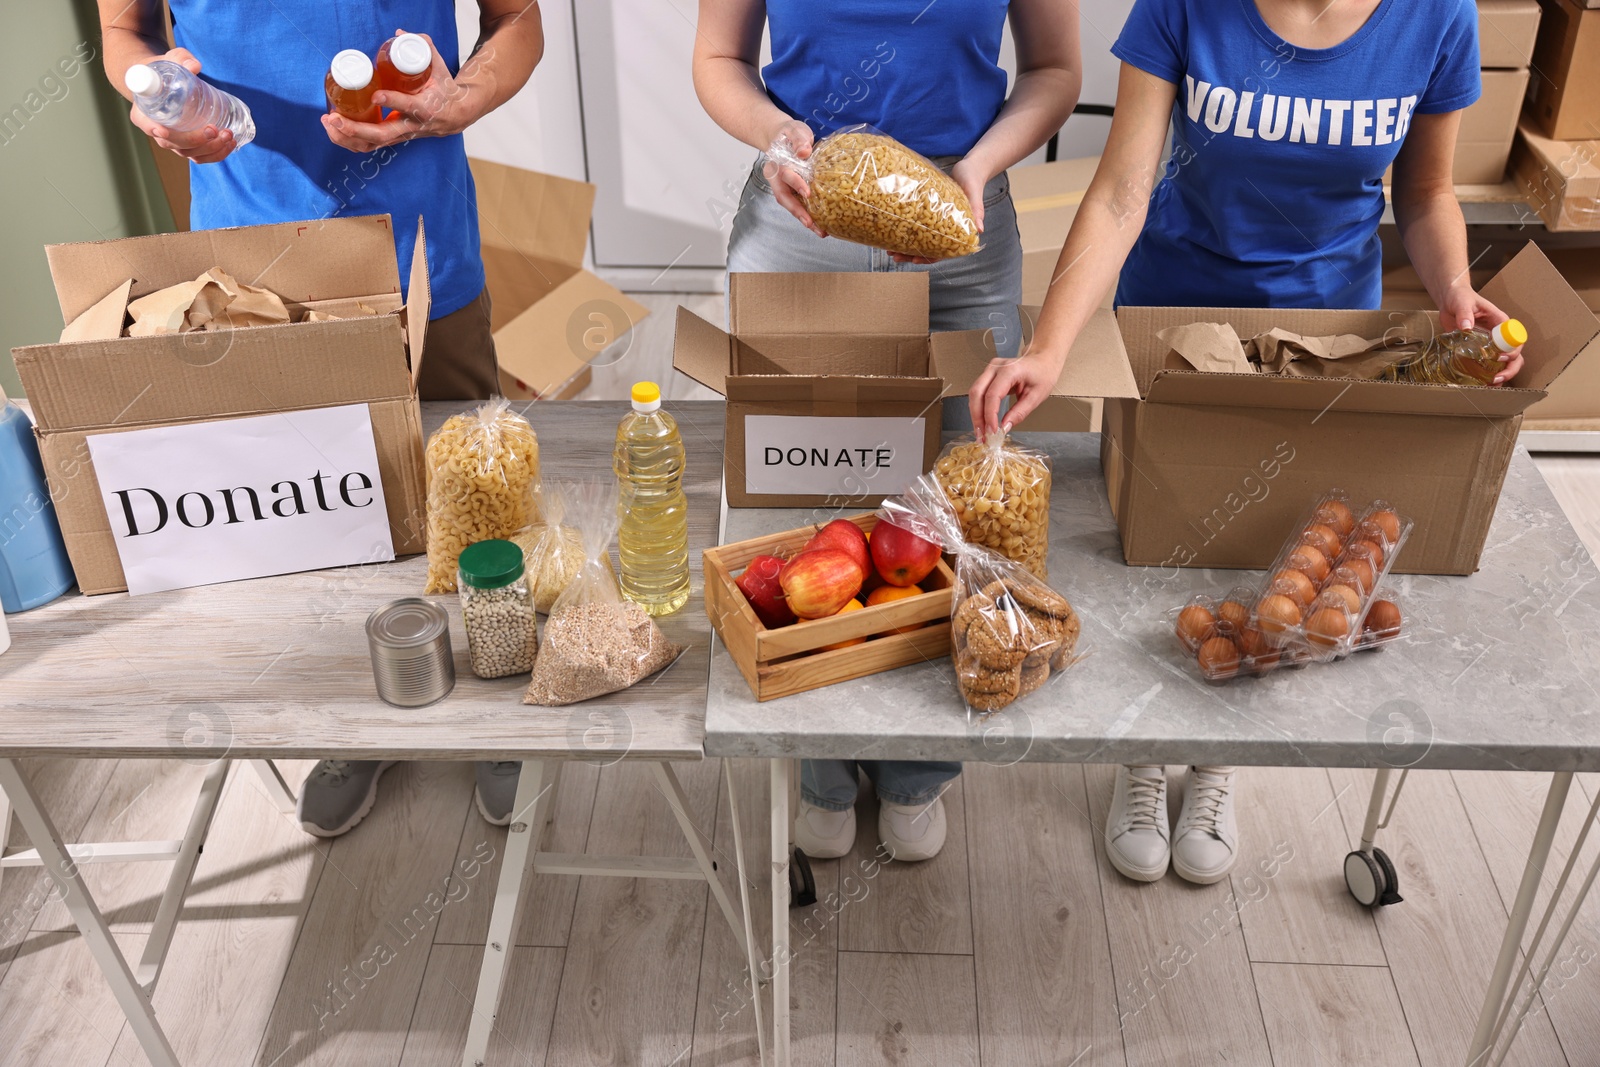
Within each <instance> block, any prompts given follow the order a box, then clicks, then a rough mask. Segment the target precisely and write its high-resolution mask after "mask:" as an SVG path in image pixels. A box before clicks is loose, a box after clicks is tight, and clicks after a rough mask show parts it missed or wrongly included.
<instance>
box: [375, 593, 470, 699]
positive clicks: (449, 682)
mask: <svg viewBox="0 0 1600 1067" xmlns="http://www.w3.org/2000/svg"><path fill="white" fill-rule="evenodd" d="M367 645H368V647H369V649H370V650H371V652H372V680H373V682H374V683H375V684H376V685H377V687H378V695H379V696H380V697H382V698H383V699H384V700H386V701H388V702H389V703H390V704H393V705H395V706H396V707H402V708H419V707H421V706H423V705H424V704H432V703H433V702H434V701H435V700H439V699H441V698H442V697H444V696H445V695H446V694H448V693H449V692H450V690H451V689H453V688H455V684H456V665H455V659H454V657H453V656H452V654H451V651H450V615H449V613H447V612H446V611H445V610H444V608H442V607H440V606H439V605H438V604H435V603H433V602H432V601H429V600H423V599H422V598H420V597H406V598H404V599H402V600H395V601H392V602H390V603H388V604H385V605H384V606H383V607H381V608H379V609H378V610H377V611H374V612H373V613H372V614H371V615H368V616H367Z"/></svg>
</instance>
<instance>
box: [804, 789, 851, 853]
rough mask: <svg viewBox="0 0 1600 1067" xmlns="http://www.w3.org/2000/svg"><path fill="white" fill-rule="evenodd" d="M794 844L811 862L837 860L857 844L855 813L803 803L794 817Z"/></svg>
mask: <svg viewBox="0 0 1600 1067" xmlns="http://www.w3.org/2000/svg"><path fill="white" fill-rule="evenodd" d="M794 843H795V846H796V847H797V848H799V849H800V851H801V852H804V853H805V854H806V856H807V857H809V858H811V859H814V860H836V859H838V858H839V857H840V856H844V855H848V854H849V852H850V847H851V846H852V845H854V844H855V843H856V809H855V808H845V809H844V810H843V811H829V810H828V809H827V808H819V807H817V806H816V805H815V804H812V803H810V802H809V801H806V800H801V801H800V810H799V811H798V812H796V813H795V817H794Z"/></svg>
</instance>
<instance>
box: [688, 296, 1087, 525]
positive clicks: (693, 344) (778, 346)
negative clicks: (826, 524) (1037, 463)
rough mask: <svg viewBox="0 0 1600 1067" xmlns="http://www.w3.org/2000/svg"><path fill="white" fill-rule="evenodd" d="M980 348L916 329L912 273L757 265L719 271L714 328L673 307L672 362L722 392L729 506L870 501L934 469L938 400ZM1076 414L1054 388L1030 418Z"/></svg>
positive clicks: (1060, 419)
mask: <svg viewBox="0 0 1600 1067" xmlns="http://www.w3.org/2000/svg"><path fill="white" fill-rule="evenodd" d="M993 357H994V351H993V348H992V347H991V344H990V341H989V338H988V336H987V331H984V330H967V331H959V332H952V333H938V334H933V335H931V336H930V335H929V333H928V277H927V275H926V274H924V273H922V272H920V271H906V272H898V271H896V272H884V273H878V272H868V273H842V274H829V273H798V274H785V273H762V274H730V275H729V276H728V329H727V330H723V329H721V328H720V327H718V326H714V325H712V324H711V323H709V322H707V321H706V320H705V319H703V318H701V317H700V316H698V315H696V314H694V312H692V311H689V310H688V309H687V308H679V309H678V321H677V333H676V336H675V339H674V342H673V352H672V365H673V366H674V367H676V368H677V369H678V370H680V371H682V372H683V373H685V374H687V375H688V376H689V377H691V378H693V379H694V380H695V381H697V382H700V383H701V384H702V385H705V386H707V387H708V388H711V389H713V390H715V391H716V392H718V393H721V394H722V395H723V396H725V397H727V398H728V403H727V416H726V417H727V439H726V440H727V446H726V449H725V452H724V454H725V473H726V477H725V485H726V491H727V496H728V503H729V504H731V505H732V506H734V507H812V506H823V507H831V506H839V505H842V504H845V503H849V504H850V505H851V506H855V507H874V506H876V505H877V504H879V503H880V502H882V500H883V498H884V497H885V496H893V495H894V494H896V493H899V492H901V491H902V490H904V489H905V487H906V485H908V484H909V483H910V481H911V480H912V479H913V478H915V477H917V476H918V475H920V474H922V473H924V472H926V471H927V470H928V469H930V468H931V467H932V466H933V461H934V459H935V457H937V456H938V454H939V446H940V430H941V427H942V425H943V420H942V404H941V399H942V398H943V397H946V396H960V395H965V393H966V391H967V388H968V386H970V385H971V383H972V381H973V380H974V379H975V378H976V377H977V376H978V375H979V374H980V373H982V371H983V368H984V367H985V366H987V365H988V363H989V361H990V359H992V358H993ZM1084 422H1085V420H1084V417H1083V404H1082V402H1081V401H1075V400H1072V399H1070V398H1068V397H1066V396H1062V397H1052V398H1051V399H1050V400H1048V401H1046V403H1045V404H1044V405H1042V406H1041V409H1040V413H1039V415H1038V416H1037V428H1039V429H1058V428H1073V429H1082V428H1084ZM1063 423H1070V424H1071V425H1070V426H1064V425H1062V424H1063ZM1033 425H1034V423H1032V422H1030V426H1033ZM773 457H776V458H773ZM796 457H798V458H796Z"/></svg>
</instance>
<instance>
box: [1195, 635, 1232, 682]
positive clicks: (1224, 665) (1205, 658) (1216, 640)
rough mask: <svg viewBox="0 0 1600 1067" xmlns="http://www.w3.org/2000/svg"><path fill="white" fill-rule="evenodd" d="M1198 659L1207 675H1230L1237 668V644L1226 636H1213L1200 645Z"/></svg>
mask: <svg viewBox="0 0 1600 1067" xmlns="http://www.w3.org/2000/svg"><path fill="white" fill-rule="evenodd" d="M1199 660H1200V669H1201V670H1202V671H1204V672H1205V673H1206V675H1207V676H1208V677H1215V676H1218V675H1231V674H1232V673H1233V672H1235V671H1237V670H1238V669H1239V646H1238V645H1235V644H1234V643H1233V642H1232V641H1230V640H1228V639H1227V638H1226V637H1213V638H1212V639H1211V640H1209V641H1207V642H1206V643H1205V644H1203V645H1201V646H1200V655H1199Z"/></svg>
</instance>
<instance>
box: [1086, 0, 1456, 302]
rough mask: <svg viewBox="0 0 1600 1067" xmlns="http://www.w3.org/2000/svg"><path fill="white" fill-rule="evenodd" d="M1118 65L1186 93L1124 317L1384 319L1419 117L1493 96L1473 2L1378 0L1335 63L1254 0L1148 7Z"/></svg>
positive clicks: (1336, 51) (1131, 260)
mask: <svg viewBox="0 0 1600 1067" xmlns="http://www.w3.org/2000/svg"><path fill="white" fill-rule="evenodd" d="M1111 51H1112V53H1113V54H1114V55H1116V56H1117V58H1119V59H1121V60H1122V61H1124V62H1126V63H1130V64H1132V65H1133V66H1135V67H1138V68H1139V69H1140V70H1143V71H1147V72H1148V73H1150V74H1153V75H1155V76H1156V77H1158V78H1161V79H1163V80H1165V81H1169V82H1172V83H1174V84H1175V85H1176V86H1177V88H1178V98H1177V102H1176V103H1175V105H1174V107H1173V111H1172V159H1171V161H1170V162H1169V163H1168V166H1167V172H1166V175H1165V177H1164V178H1163V180H1162V181H1161V182H1160V184H1158V185H1157V186H1156V189H1155V193H1154V194H1153V195H1152V197H1151V200H1150V211H1149V215H1148V217H1147V219H1146V221H1145V226H1144V231H1143V232H1142V233H1141V234H1140V236H1139V239H1138V241H1137V242H1136V243H1135V244H1134V246H1133V251H1132V253H1131V254H1130V255H1129V256H1128V260H1127V263H1126V264H1125V265H1124V267H1123V269H1122V280H1121V283H1120V284H1119V286H1118V287H1117V303H1119V304H1154V305H1174V306H1185V307H1186V306H1195V305H1211V306H1222V307H1287V308H1375V307H1377V306H1378V304H1379V302H1380V300H1381V298H1382V285H1381V283H1380V258H1381V249H1380V246H1379V241H1378V221H1379V218H1380V217H1381V216H1382V214H1383V172H1384V171H1385V170H1386V169H1387V168H1388V166H1389V164H1390V163H1392V162H1394V158H1395V155H1396V154H1397V153H1398V152H1399V150H1400V144H1401V142H1402V141H1403V140H1404V139H1405V135H1406V130H1407V129H1408V128H1409V126H1410V124H1411V116H1412V115H1415V114H1423V115H1430V114H1435V113H1439V112H1446V111H1457V110H1459V109H1461V108H1464V107H1466V106H1467V105H1468V104H1470V103H1472V102H1473V101H1474V100H1476V99H1477V98H1478V94H1479V91H1480V86H1479V79H1478V12H1477V8H1476V7H1475V6H1474V4H1473V3H1472V0H1411V2H1406V3H1402V2H1401V0H1381V3H1380V4H1379V5H1378V8H1377V10H1376V11H1374V12H1373V13H1372V15H1371V17H1370V18H1368V19H1367V21H1366V22H1365V23H1364V24H1363V25H1362V26H1361V28H1360V29H1358V30H1356V31H1355V33H1353V34H1352V35H1351V36H1350V37H1349V38H1348V39H1346V40H1345V41H1344V42H1343V43H1341V44H1339V45H1336V46H1334V47H1333V48H1325V49H1305V48H1296V47H1295V46H1293V45H1291V44H1289V43H1288V42H1286V41H1284V40H1283V39H1282V38H1281V37H1279V36H1278V35H1277V34H1276V33H1274V32H1273V31H1272V30H1271V29H1270V28H1269V27H1268V26H1267V24H1266V22H1265V21H1264V20H1263V19H1262V18H1261V13H1260V12H1259V11H1258V10H1257V9H1256V5H1255V0H1136V2H1135V3H1134V5H1133V11H1132V13H1131V14H1130V15H1129V16H1128V21H1127V23H1126V24H1125V25H1124V26H1123V29H1122V34H1121V36H1119V37H1118V38H1117V43H1116V44H1115V45H1114V46H1113V47H1112V49H1111Z"/></svg>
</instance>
